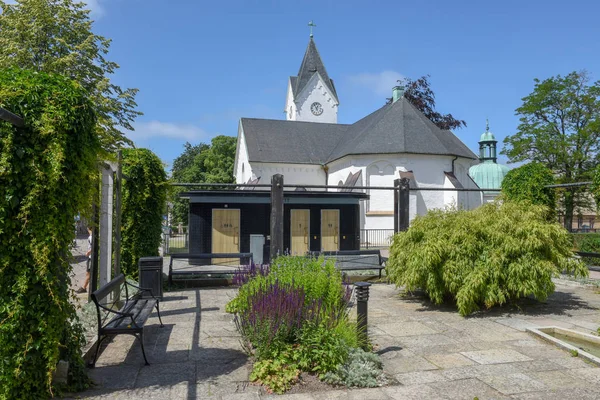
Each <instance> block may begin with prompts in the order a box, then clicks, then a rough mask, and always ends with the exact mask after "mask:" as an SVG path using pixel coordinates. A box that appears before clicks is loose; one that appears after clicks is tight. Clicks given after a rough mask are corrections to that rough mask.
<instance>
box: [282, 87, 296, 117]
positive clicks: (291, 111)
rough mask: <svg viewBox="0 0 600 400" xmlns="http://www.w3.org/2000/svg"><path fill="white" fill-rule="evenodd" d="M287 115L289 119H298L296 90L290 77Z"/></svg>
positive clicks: (286, 104)
mask: <svg viewBox="0 0 600 400" xmlns="http://www.w3.org/2000/svg"><path fill="white" fill-rule="evenodd" d="M284 111H285V115H286V119H287V120H288V121H296V116H297V112H296V111H297V110H296V104H295V103H294V92H293V91H292V81H291V79H288V90H287V96H286V99H285V110H284Z"/></svg>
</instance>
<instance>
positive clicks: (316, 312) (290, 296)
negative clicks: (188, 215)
mask: <svg viewBox="0 0 600 400" xmlns="http://www.w3.org/2000/svg"><path fill="white" fill-rule="evenodd" d="M234 282H236V283H237V284H239V285H240V290H239V293H238V295H237V296H236V297H235V298H234V299H233V300H231V302H229V304H227V311H228V312H231V313H234V314H235V321H236V325H237V327H238V330H239V331H240V333H241V334H242V336H243V338H244V342H245V345H246V349H247V351H248V352H249V353H250V354H252V355H254V357H255V363H254V366H253V370H252V373H251V375H250V380H251V381H253V382H257V383H259V384H262V385H264V386H265V387H266V389H267V390H268V391H270V392H275V393H283V392H285V391H286V390H288V389H289V388H290V387H291V386H292V385H293V384H294V383H295V382H297V381H298V377H299V375H300V373H301V372H308V373H313V374H316V375H318V376H319V378H320V379H322V380H324V381H326V382H330V383H335V384H340V385H344V384H347V382H350V383H349V384H347V385H348V386H362V387H366V386H377V385H379V384H380V383H381V382H382V379H381V378H380V377H381V376H382V373H381V363H380V362H378V360H377V356H375V355H373V354H370V357H371V358H374V362H373V363H371V364H369V367H370V368H369V369H368V370H365V373H366V375H365V378H364V379H361V372H360V371H358V372H357V371H355V370H356V368H354V369H353V371H354V372H353V373H352V374H351V375H350V379H347V378H348V377H349V374H348V373H347V371H348V370H350V369H352V368H351V366H350V363H351V362H354V363H356V360H360V359H361V357H360V356H357V355H356V354H357V353H359V354H362V353H364V352H363V351H362V350H359V349H360V348H361V347H363V348H364V347H367V346H368V344H367V343H361V342H360V339H359V336H358V335H357V328H356V324H355V323H353V322H351V321H350V320H349V318H348V303H349V301H350V297H351V294H352V290H351V287H350V286H349V285H346V284H345V283H344V282H343V280H342V275H341V273H340V271H338V270H337V269H336V268H335V265H334V263H333V261H331V260H330V261H325V260H324V259H322V258H320V259H309V258H305V257H291V256H284V257H279V258H277V259H276V260H275V261H274V262H273V264H271V265H270V266H260V267H256V266H252V267H251V268H250V270H248V271H243V272H240V273H238V274H237V275H236V277H235V279H234ZM351 355H352V357H351ZM373 368H375V372H374V369H373ZM358 370H360V368H358Z"/></svg>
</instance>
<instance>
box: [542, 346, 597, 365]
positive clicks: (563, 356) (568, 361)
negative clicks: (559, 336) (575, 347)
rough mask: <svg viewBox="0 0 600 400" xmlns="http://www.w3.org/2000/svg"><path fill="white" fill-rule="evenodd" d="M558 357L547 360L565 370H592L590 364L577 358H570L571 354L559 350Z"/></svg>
mask: <svg viewBox="0 0 600 400" xmlns="http://www.w3.org/2000/svg"><path fill="white" fill-rule="evenodd" d="M559 354H560V357H554V358H549V360H550V361H552V362H553V363H555V364H558V365H560V366H561V367H563V368H566V369H580V368H593V367H594V366H593V365H592V364H590V363H587V362H585V361H583V359H581V358H579V357H572V356H571V354H569V353H567V352H566V351H564V350H559Z"/></svg>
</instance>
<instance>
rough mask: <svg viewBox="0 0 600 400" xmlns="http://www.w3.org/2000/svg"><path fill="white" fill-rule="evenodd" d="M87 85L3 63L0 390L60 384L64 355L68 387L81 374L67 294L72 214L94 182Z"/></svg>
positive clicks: (25, 395) (23, 392) (13, 392)
mask: <svg viewBox="0 0 600 400" xmlns="http://www.w3.org/2000/svg"><path fill="white" fill-rule="evenodd" d="M87 95H88V93H87V91H86V90H84V89H83V88H81V86H80V85H78V84H77V83H75V82H73V81H71V80H69V79H67V78H65V77H63V76H60V75H51V74H45V73H38V72H32V71H27V70H19V69H9V70H2V69H0V107H3V108H6V109H8V110H10V111H12V112H14V113H16V114H19V115H21V116H23V117H24V120H25V126H24V127H22V128H15V127H14V126H12V125H11V124H9V123H7V122H2V121H0V282H1V284H0V399H43V398H48V397H50V396H51V395H52V394H53V390H54V394H57V391H56V389H60V388H57V387H53V385H52V373H53V372H54V371H55V370H56V365H57V363H58V361H59V360H67V361H68V362H69V386H70V387H69V388H68V389H69V390H75V391H77V390H82V389H83V388H84V387H85V386H86V385H87V383H88V380H87V374H86V368H85V365H84V363H83V360H82V358H81V347H82V345H83V343H85V338H84V336H83V331H82V328H81V325H80V324H79V323H78V322H77V315H76V312H75V304H74V303H73V302H72V292H71V291H70V290H69V282H70V277H69V276H70V273H71V265H70V259H71V257H70V255H71V253H70V249H71V244H72V243H73V237H74V232H73V216H74V215H75V214H77V212H78V211H79V210H81V209H82V207H83V205H84V204H86V203H87V201H88V199H89V193H90V192H91V191H92V190H93V186H94V185H93V181H92V180H90V179H88V177H89V176H90V174H92V173H93V172H94V171H97V164H96V160H97V153H98V151H99V147H100V145H99V142H98V137H97V135H96V134H95V133H94V127H95V124H96V118H95V115H94V104H93V102H92V101H91V100H90V99H89V98H88V97H87Z"/></svg>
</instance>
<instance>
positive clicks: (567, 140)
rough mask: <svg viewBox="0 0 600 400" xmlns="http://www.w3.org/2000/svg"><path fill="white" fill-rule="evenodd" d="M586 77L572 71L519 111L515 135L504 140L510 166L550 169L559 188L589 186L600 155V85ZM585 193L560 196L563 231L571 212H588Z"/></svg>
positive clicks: (544, 85)
mask: <svg viewBox="0 0 600 400" xmlns="http://www.w3.org/2000/svg"><path fill="white" fill-rule="evenodd" d="M589 81H590V79H589V76H588V74H587V73H586V72H585V71H583V72H572V73H570V74H568V75H567V76H564V77H563V76H560V75H557V76H555V77H552V78H548V79H545V80H543V81H540V80H539V79H535V80H534V82H535V86H534V89H533V92H532V93H531V94H529V95H528V96H526V97H524V98H523V104H522V105H521V107H519V108H517V109H516V113H517V115H519V116H520V124H519V127H518V131H517V133H516V134H514V135H512V136H508V137H506V138H505V139H504V150H503V151H502V154H505V155H506V156H508V159H509V162H521V161H536V162H539V163H542V164H544V165H546V166H547V167H548V168H550V169H551V170H552V172H553V173H554V174H555V176H556V178H557V182H558V183H572V182H581V181H589V180H590V178H591V171H592V170H593V168H594V167H595V165H596V164H597V163H598V156H599V150H600V82H595V83H594V84H591V85H590V84H589ZM586 200H587V196H585V195H582V190H581V188H576V187H573V188H568V189H565V190H564V191H563V192H562V201H561V204H562V207H563V208H564V214H565V221H564V222H565V227H566V228H567V229H570V228H571V226H572V221H573V210H574V209H575V208H576V207H577V206H581V207H585V206H587V204H585V203H586Z"/></svg>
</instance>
